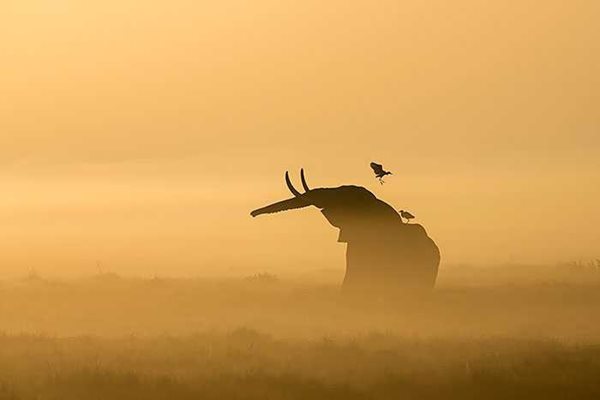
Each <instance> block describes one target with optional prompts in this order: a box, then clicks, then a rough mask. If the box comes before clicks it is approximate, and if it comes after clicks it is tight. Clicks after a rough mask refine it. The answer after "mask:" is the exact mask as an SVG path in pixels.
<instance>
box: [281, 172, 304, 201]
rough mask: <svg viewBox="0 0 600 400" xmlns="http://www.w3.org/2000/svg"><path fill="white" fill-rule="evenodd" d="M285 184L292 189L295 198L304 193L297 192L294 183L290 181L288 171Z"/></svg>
mask: <svg viewBox="0 0 600 400" xmlns="http://www.w3.org/2000/svg"><path fill="white" fill-rule="evenodd" d="M285 183H286V184H287V187H288V189H290V192H292V194H293V195H294V196H296V197H298V196H301V195H302V193H300V192H299V191H297V190H296V188H295V187H294V185H292V182H291V181H290V174H289V173H288V172H287V171H285Z"/></svg>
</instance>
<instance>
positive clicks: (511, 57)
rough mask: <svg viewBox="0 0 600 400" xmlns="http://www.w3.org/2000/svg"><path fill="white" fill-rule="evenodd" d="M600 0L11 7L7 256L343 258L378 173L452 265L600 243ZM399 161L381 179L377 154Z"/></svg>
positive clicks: (34, 264)
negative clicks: (344, 239) (322, 203)
mask: <svg viewBox="0 0 600 400" xmlns="http://www.w3.org/2000/svg"><path fill="white" fill-rule="evenodd" d="M599 15H600V2H598V1H597V0H588V1H584V0H571V1H564V0H563V1H556V0H547V1H543V2H541V1H538V0H536V1H532V0H520V1H495V2H489V1H487V2H485V1H480V0H477V1H475V0H471V1H466V0H457V1H453V2H449V1H446V0H430V1H417V0H412V1H378V2H373V1H322V0H319V1H312V0H303V1H279V0H278V1H275V0H270V1H263V0H253V1H250V0H248V1H242V0H235V1H218V2H216V1H197V0H196V1H192V0H189V1H184V0H169V1H153V2H139V1H132V0H119V1H116V0H103V1H96V2H82V1H75V0H73V1H69V0H5V1H3V2H2V4H1V5H0V182H2V185H3V187H4V190H3V191H2V192H3V194H2V196H1V197H0V221H1V225H0V268H1V269H2V271H4V272H5V275H9V274H24V273H26V271H27V270H28V269H30V268H32V269H35V270H37V271H39V272H41V273H48V274H50V273H57V274H58V273H78V274H86V273H93V272H95V271H96V263H97V262H98V261H99V262H100V265H101V266H102V268H104V269H106V270H110V271H113V272H119V273H136V274H161V275H166V274H195V273H197V274H202V273H206V272H207V271H217V270H223V271H229V270H231V269H232V268H233V269H236V268H242V269H245V270H248V271H255V270H272V271H277V270H278V269H281V270H282V271H283V270H293V269H295V268H297V267H298V266H299V265H302V264H303V263H304V266H305V267H306V266H308V267H309V268H312V267H314V268H315V269H318V268H327V267H332V268H343V256H344V246H343V245H342V244H338V243H336V242H335V240H336V238H337V232H336V230H335V229H334V228H332V227H330V226H329V225H328V224H327V223H326V221H325V220H324V219H323V218H322V217H321V216H320V214H319V213H318V211H317V210H316V209H306V210H301V211H297V212H290V213H287V214H279V215H274V216H266V217H262V218H257V219H252V218H250V216H249V211H250V210H252V209H253V208H257V207H259V206H262V205H265V204H267V203H269V202H272V201H275V200H279V199H283V198H285V197H288V196H289V194H288V192H287V189H286V187H285V184H284V181H283V173H284V171H285V170H286V169H289V170H290V171H291V172H292V176H293V177H294V179H297V171H298V170H299V168H300V167H304V168H305V169H306V171H307V178H308V180H309V183H310V184H311V185H313V186H338V185H341V184H359V185H364V186H366V187H368V188H369V189H371V190H372V191H373V192H374V193H375V194H376V195H377V196H379V197H380V198H382V199H383V200H386V201H388V202H390V203H391V204H393V205H394V206H396V207H397V208H405V209H408V210H410V211H411V212H413V213H414V214H415V215H416V216H417V217H418V219H417V221H418V222H420V223H422V224H424V226H425V227H426V228H427V230H428V232H429V233H430V235H431V236H432V237H433V238H434V239H435V240H436V241H437V242H438V244H439V245H440V247H441V249H442V254H443V258H444V261H445V262H447V263H459V262H506V261H513V262H519V261H523V262H556V261H561V260H578V259H584V260H585V259H590V258H594V257H600V211H599V207H598V204H600V189H599V188H600V157H599V150H600V132H599V131H600V112H599V108H600V107H599V105H600V74H599V73H598V71H600V25H599V24H598V22H597V20H598V16H599ZM371 160H376V161H379V162H382V163H383V164H384V165H385V166H386V167H388V168H389V169H391V170H392V171H394V173H395V175H394V176H393V177H390V178H388V179H387V184H386V185H383V186H381V185H379V184H378V183H377V181H376V180H375V179H374V178H373V177H372V175H371V171H370V169H369V167H368V163H369V161H371Z"/></svg>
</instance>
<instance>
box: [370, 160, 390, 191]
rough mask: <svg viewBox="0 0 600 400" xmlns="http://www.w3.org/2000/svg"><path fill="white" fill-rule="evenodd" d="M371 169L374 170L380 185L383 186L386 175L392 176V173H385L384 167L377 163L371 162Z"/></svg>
mask: <svg viewBox="0 0 600 400" xmlns="http://www.w3.org/2000/svg"><path fill="white" fill-rule="evenodd" d="M371 168H373V172H375V177H376V178H377V179H379V183H381V184H382V185H383V183H384V182H383V177H384V176H386V175H392V173H391V172H390V171H385V170H384V169H383V165H381V164H377V163H375V162H371Z"/></svg>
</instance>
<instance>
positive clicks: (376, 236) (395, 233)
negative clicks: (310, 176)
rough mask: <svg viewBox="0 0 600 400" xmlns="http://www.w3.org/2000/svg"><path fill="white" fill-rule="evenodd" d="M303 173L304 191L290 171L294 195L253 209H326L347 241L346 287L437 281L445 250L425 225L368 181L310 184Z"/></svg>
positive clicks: (393, 287)
mask: <svg viewBox="0 0 600 400" xmlns="http://www.w3.org/2000/svg"><path fill="white" fill-rule="evenodd" d="M300 177H301V181H302V187H303V188H304V193H300V192H299V191H298V190H296V188H294V186H293V185H292V183H291V182H290V178H289V174H288V173H287V172H286V173H285V181H286V183H287V186H288V188H289V190H290V192H292V194H293V195H294V197H292V198H291V199H287V200H282V201H279V202H277V203H273V204H271V205H268V206H266V207H262V208H259V209H257V210H254V211H252V212H251V215H252V216H253V217H256V216H258V215H261V214H270V213H276V212H280V211H286V210H292V209H296V208H303V207H308V206H315V207H318V208H319V209H321V213H323V215H324V216H325V218H326V219H327V221H328V222H329V223H330V224H331V225H333V226H335V227H336V228H339V229H340V234H339V237H338V242H342V243H347V244H348V246H347V251H346V276H345V278H344V283H343V289H344V290H345V291H350V292H355V293H363V292H365V291H369V290H371V289H372V290H375V291H377V292H378V293H381V292H382V291H387V292H388V293H389V290H391V291H392V292H402V291H404V289H409V288H416V289H423V288H432V287H433V286H434V284H435V280H436V277H437V272H438V265H439V262H440V253H439V249H438V247H437V246H436V244H435V243H434V242H433V240H431V239H430V238H429V237H428V236H427V233H426V232H425V229H424V228H423V227H422V226H421V225H419V224H404V223H403V221H402V217H401V216H400V214H398V212H397V211H396V210H395V209H394V208H393V207H391V206H390V205H389V204H387V203H385V202H383V201H381V200H379V199H377V198H376V197H375V195H374V194H373V193H371V192H370V191H368V190H367V189H365V188H363V187H360V186H340V187H337V188H317V189H310V188H309V187H308V185H307V183H306V179H305V177H304V170H301V171H300ZM383 289H385V290H383ZM388 289H389V290H388Z"/></svg>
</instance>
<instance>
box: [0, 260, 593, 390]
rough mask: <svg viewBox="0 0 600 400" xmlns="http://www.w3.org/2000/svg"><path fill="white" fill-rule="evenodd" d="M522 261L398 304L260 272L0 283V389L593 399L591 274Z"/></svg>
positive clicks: (457, 280)
mask: <svg viewBox="0 0 600 400" xmlns="http://www.w3.org/2000/svg"><path fill="white" fill-rule="evenodd" d="M461 271H462V273H463V274H464V273H465V271H469V270H468V269H461ZM570 273H571V272H570ZM457 274H458V273H457ZM523 274H524V272H523V270H522V269H519V270H518V273H515V274H513V275H512V276H513V278H514V279H512V278H511V279H509V278H506V276H505V277H504V278H502V279H498V282H496V284H490V283H489V280H487V279H486V275H485V274H483V273H479V275H478V273H477V272H476V271H469V272H468V274H467V275H468V276H459V275H456V276H453V277H451V276H446V277H445V278H444V279H442V280H441V283H440V286H439V287H438V289H436V291H435V292H434V293H432V294H431V296H428V297H426V298H420V299H412V300H410V301H409V300H405V301H402V302H400V303H399V304H398V303H385V302H380V301H374V302H371V303H370V304H363V303H358V302H356V301H347V300H344V299H343V298H341V297H340V294H339V290H338V288H337V286H336V285H335V284H333V283H331V282H328V281H323V282H317V281H301V280H284V279H282V280H278V279H274V278H273V277H271V276H268V275H259V276H256V277H253V278H251V279H157V278H155V279H133V278H129V279H126V278H121V277H118V276H116V275H110V274H107V275H100V276H97V277H94V278H89V279H80V280H71V281H59V280H44V279H40V278H38V277H35V276H32V277H29V278H28V279H25V280H21V281H11V282H1V283H0V331H2V332H4V333H3V334H2V335H0V399H398V398H403V399H482V398H492V399H518V398H523V399H559V398H560V399H596V398H600V379H598V377H600V322H599V321H598V315H600V283H599V281H598V276H597V275H598V274H597V272H590V271H586V272H581V273H577V274H579V275H577V276H576V277H575V278H576V279H566V278H565V276H568V274H567V275H565V276H563V275H554V277H553V278H552V279H551V276H548V277H547V279H533V278H532V279H524V278H523V276H524V275H523ZM525 275H526V274H525ZM498 276H502V275H498ZM467 278H470V279H467ZM530 278H531V276H530ZM460 282H468V284H464V283H463V284H461V283H460ZM477 282H479V283H477Z"/></svg>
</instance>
